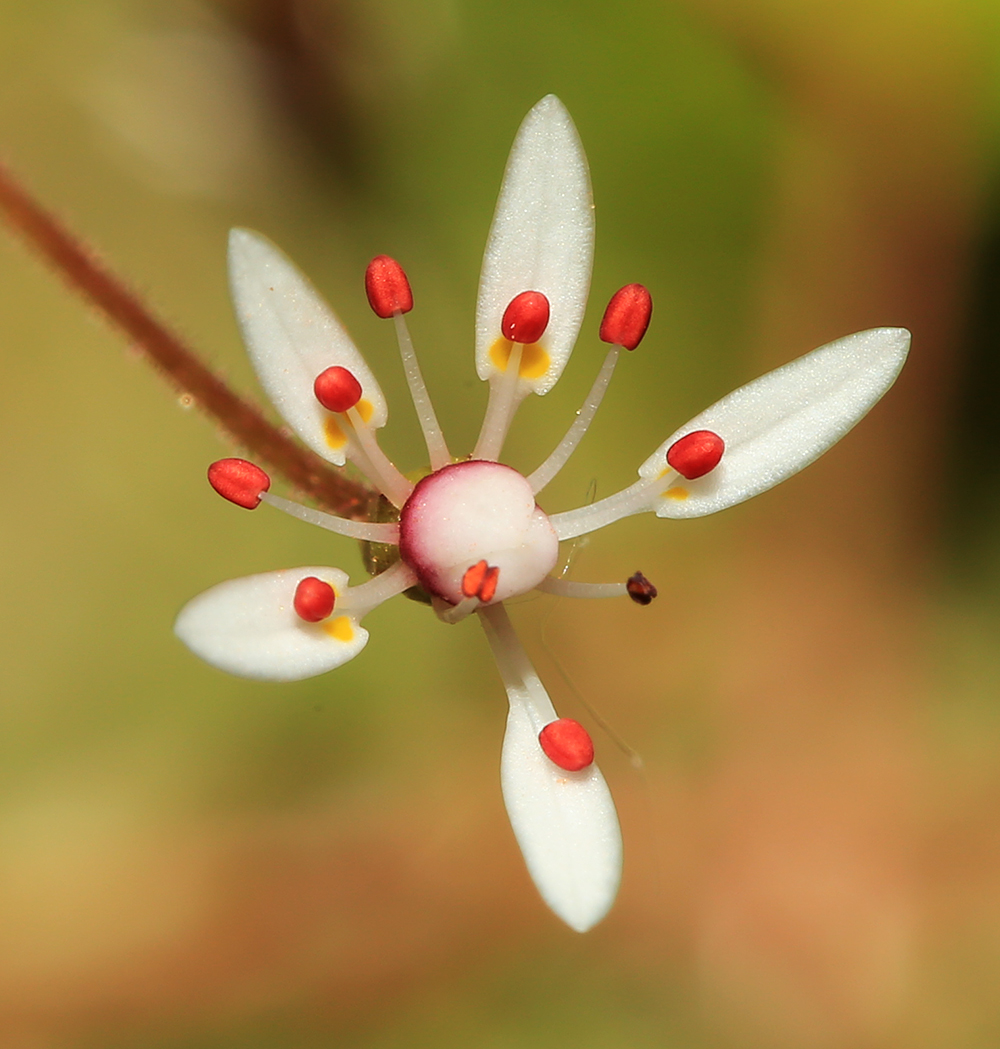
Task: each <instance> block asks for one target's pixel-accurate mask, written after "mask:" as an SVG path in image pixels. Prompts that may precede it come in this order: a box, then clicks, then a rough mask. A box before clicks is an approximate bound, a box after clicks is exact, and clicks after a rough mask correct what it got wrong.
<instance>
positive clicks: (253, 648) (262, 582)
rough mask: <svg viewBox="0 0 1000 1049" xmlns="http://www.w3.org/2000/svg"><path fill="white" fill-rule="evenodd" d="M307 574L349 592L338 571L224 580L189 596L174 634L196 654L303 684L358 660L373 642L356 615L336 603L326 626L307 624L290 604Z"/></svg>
mask: <svg viewBox="0 0 1000 1049" xmlns="http://www.w3.org/2000/svg"><path fill="white" fill-rule="evenodd" d="M307 576H315V577H316V578H318V579H322V580H323V581H324V582H326V583H329V584H330V585H331V586H332V587H333V589H334V591H335V593H336V594H338V595H340V594H342V593H343V592H344V591H346V590H347V588H348V586H347V574H346V573H345V572H342V571H340V569H339V568H323V567H318V568H317V567H312V568H288V569H285V570H283V571H280V572H264V573H262V574H261V575H252V576H246V577H245V578H243V579H231V580H229V581H228V582H226V583H219V585H218V586H213V587H212V588H211V589H210V590H206V591H205V592H204V593H203V594H199V595H198V596H197V597H196V598H193V599H192V600H191V601H189V602H188V603H187V604H186V605H185V606H184V607H183V608H182V609H181V612H180V615H179V616H178V617H177V622H176V623H175V624H174V632H175V633H176V634H177V636H178V637H179V638H180V639H181V641H183V642H184V644H185V645H187V646H188V648H190V649H191V651H192V652H194V654H195V655H196V656H200V657H201V658H202V659H204V660H205V661H206V662H207V663H211V664H212V666H214V667H218V668H219V669H220V670H226V671H228V672H229V673H230V674H237V675H238V676H239V677H248V678H257V679H258V680H261V681H299V680H301V679H302V678H307V677H314V676H315V675H316V674H323V673H325V672H326V671H327V670H333V669H334V667H339V666H340V665H341V664H342V663H346V662H347V661H348V660H349V659H353V658H354V657H355V656H356V655H357V654H358V653H359V652H360V651H361V649H363V648H364V647H365V645H366V644H367V642H368V631H367V630H365V629H364V628H363V627H361V626H359V625H358V623H357V613H356V612H352V611H351V610H350V609H347V610H344V611H342V610H340V609H337V608H334V611H333V615H331V616H330V618H329V619H326V620H323V621H322V622H320V623H306V622H304V621H303V620H302V619H300V618H299V617H298V616H297V615H296V613H295V609H294V608H293V606H292V600H293V599H294V597H295V588H296V587H297V586H298V584H299V583H300V582H301V580H303V579H305V578H306V577H307Z"/></svg>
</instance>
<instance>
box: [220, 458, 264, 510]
mask: <svg viewBox="0 0 1000 1049" xmlns="http://www.w3.org/2000/svg"><path fill="white" fill-rule="evenodd" d="M208 483H209V484H210V485H211V486H212V487H213V488H214V489H215V490H216V491H217V492H218V493H219V495H221V496H222V498H223V499H228V500H229V501H230V502H231V503H235V504H236V505H237V506H242V507H244V508H245V509H247V510H256V509H257V507H258V506H260V497H261V495H262V494H263V493H264V492H266V491H267V490H268V488H270V487H271V478H270V477H268V476H267V474H266V473H264V471H263V470H262V469H261V468H260V467H259V466H254V464H253V463H248V462H247V461H246V459H220V460H219V461H218V462H216V463H212V465H211V466H210V467H209V468H208Z"/></svg>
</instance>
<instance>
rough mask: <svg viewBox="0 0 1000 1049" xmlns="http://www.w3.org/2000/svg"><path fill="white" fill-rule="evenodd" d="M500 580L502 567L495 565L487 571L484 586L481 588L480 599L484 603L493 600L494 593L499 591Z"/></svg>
mask: <svg viewBox="0 0 1000 1049" xmlns="http://www.w3.org/2000/svg"><path fill="white" fill-rule="evenodd" d="M499 582H500V569H499V568H498V567H497V566H496V565H494V566H493V567H492V568H490V569H489V570H488V571H487V573H486V577H485V578H484V579H483V583H482V586H480V588H479V600H480V601H482V602H483V604H484V605H485V604H486V603H487V602H489V601H492V600H493V595H494V594H495V593H496V592H497V583H499Z"/></svg>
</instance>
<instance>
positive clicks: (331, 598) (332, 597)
mask: <svg viewBox="0 0 1000 1049" xmlns="http://www.w3.org/2000/svg"><path fill="white" fill-rule="evenodd" d="M336 603H337V595H336V594H335V593H334V592H333V587H332V586H330V584H329V583H324V582H323V580H322V579H317V578H316V577H315V576H314V575H307V576H306V577H305V579H303V580H302V581H301V582H300V583H299V585H298V586H297V587H296V588H295V598H294V600H293V601H292V604H293V605H294V606H295V614H296V615H297V616H298V617H299V619H304V620H305V621H306V622H307V623H318V622H320V620H322V619H328V618H329V617H330V614H331V613H332V612H333V606H334V605H335V604H336Z"/></svg>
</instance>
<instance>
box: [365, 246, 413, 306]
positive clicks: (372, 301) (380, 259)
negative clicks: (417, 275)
mask: <svg viewBox="0 0 1000 1049" xmlns="http://www.w3.org/2000/svg"><path fill="white" fill-rule="evenodd" d="M365 294H366V295H367V296H368V305H369V306H371V308H372V309H373V310H374V311H375V314H376V316H378V317H391V316H392V315H393V314H394V313H409V312H410V310H412V309H413V292H412V291H411V290H410V282H409V281H408V280H407V279H406V274H405V273H404V272H403V267H402V266H400V264H399V263H398V262H397V261H396V260H395V259H394V258H390V256H388V255H376V256H375V258H373V259H372V260H371V262H369V263H368V269H366V270H365Z"/></svg>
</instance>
